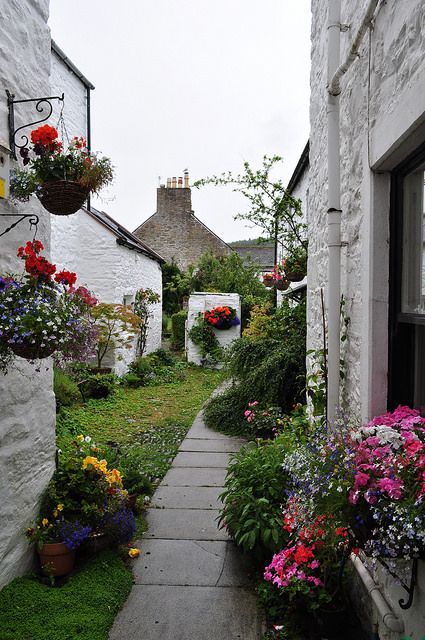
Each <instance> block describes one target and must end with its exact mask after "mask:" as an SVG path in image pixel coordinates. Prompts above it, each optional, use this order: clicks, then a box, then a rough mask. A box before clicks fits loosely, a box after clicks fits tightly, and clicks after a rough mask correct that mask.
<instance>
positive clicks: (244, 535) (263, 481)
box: [219, 441, 288, 552]
mask: <svg viewBox="0 0 425 640" xmlns="http://www.w3.org/2000/svg"><path fill="white" fill-rule="evenodd" d="M283 458H284V450H283V447H282V445H280V444H278V443H277V442H274V441H267V443H266V444H263V445H253V444H252V445H250V446H247V447H244V448H243V449H241V451H239V452H238V453H237V454H235V455H234V456H233V457H232V460H231V462H230V465H229V470H228V474H227V477H226V481H225V483H224V491H223V493H222V494H221V499H222V500H223V503H224V507H223V509H222V511H221V513H220V517H219V522H220V524H221V525H222V526H225V527H226V529H227V531H228V532H229V534H230V535H231V536H232V537H233V538H234V540H235V542H236V544H238V545H239V546H241V547H242V548H243V549H244V550H245V551H250V550H252V549H254V548H256V549H257V551H260V552H261V551H266V550H269V551H276V550H277V549H279V548H280V547H281V546H282V544H284V543H286V542H287V538H288V536H287V533H286V532H285V531H284V529H283V527H282V508H281V507H282V502H284V499H285V489H286V486H287V478H286V476H285V474H284V472H283V470H282V461H283Z"/></svg>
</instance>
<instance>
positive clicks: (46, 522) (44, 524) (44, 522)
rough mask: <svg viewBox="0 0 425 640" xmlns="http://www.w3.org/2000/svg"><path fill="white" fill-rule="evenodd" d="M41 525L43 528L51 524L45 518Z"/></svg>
mask: <svg viewBox="0 0 425 640" xmlns="http://www.w3.org/2000/svg"><path fill="white" fill-rule="evenodd" d="M41 524H42V525H43V527H47V525H48V524H49V521H48V519H47V518H43V520H42V521H41Z"/></svg>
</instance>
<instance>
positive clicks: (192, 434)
mask: <svg viewBox="0 0 425 640" xmlns="http://www.w3.org/2000/svg"><path fill="white" fill-rule="evenodd" d="M187 437H188V438H199V439H205V438H206V439H207V440H230V441H232V440H233V438H229V436H226V435H225V434H224V433H219V432H218V431H213V430H212V429H208V428H207V427H206V426H205V424H204V423H203V421H202V420H201V419H200V420H199V421H198V419H196V420H195V422H194V423H193V425H192V426H191V428H190V429H189V431H188V433H187ZM234 440H237V438H234Z"/></svg>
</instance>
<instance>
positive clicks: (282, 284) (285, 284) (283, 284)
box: [275, 280, 289, 291]
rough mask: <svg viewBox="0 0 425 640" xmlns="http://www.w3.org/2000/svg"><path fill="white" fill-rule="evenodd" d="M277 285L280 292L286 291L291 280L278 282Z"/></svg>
mask: <svg viewBox="0 0 425 640" xmlns="http://www.w3.org/2000/svg"><path fill="white" fill-rule="evenodd" d="M275 284H276V289H277V290H278V291H286V289H287V288H288V287H289V280H276V281H275Z"/></svg>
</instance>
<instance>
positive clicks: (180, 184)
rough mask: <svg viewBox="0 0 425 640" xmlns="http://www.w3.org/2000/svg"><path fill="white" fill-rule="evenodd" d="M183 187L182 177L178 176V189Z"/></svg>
mask: <svg viewBox="0 0 425 640" xmlns="http://www.w3.org/2000/svg"><path fill="white" fill-rule="evenodd" d="M182 187H183V178H179V189H181V188H182Z"/></svg>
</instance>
